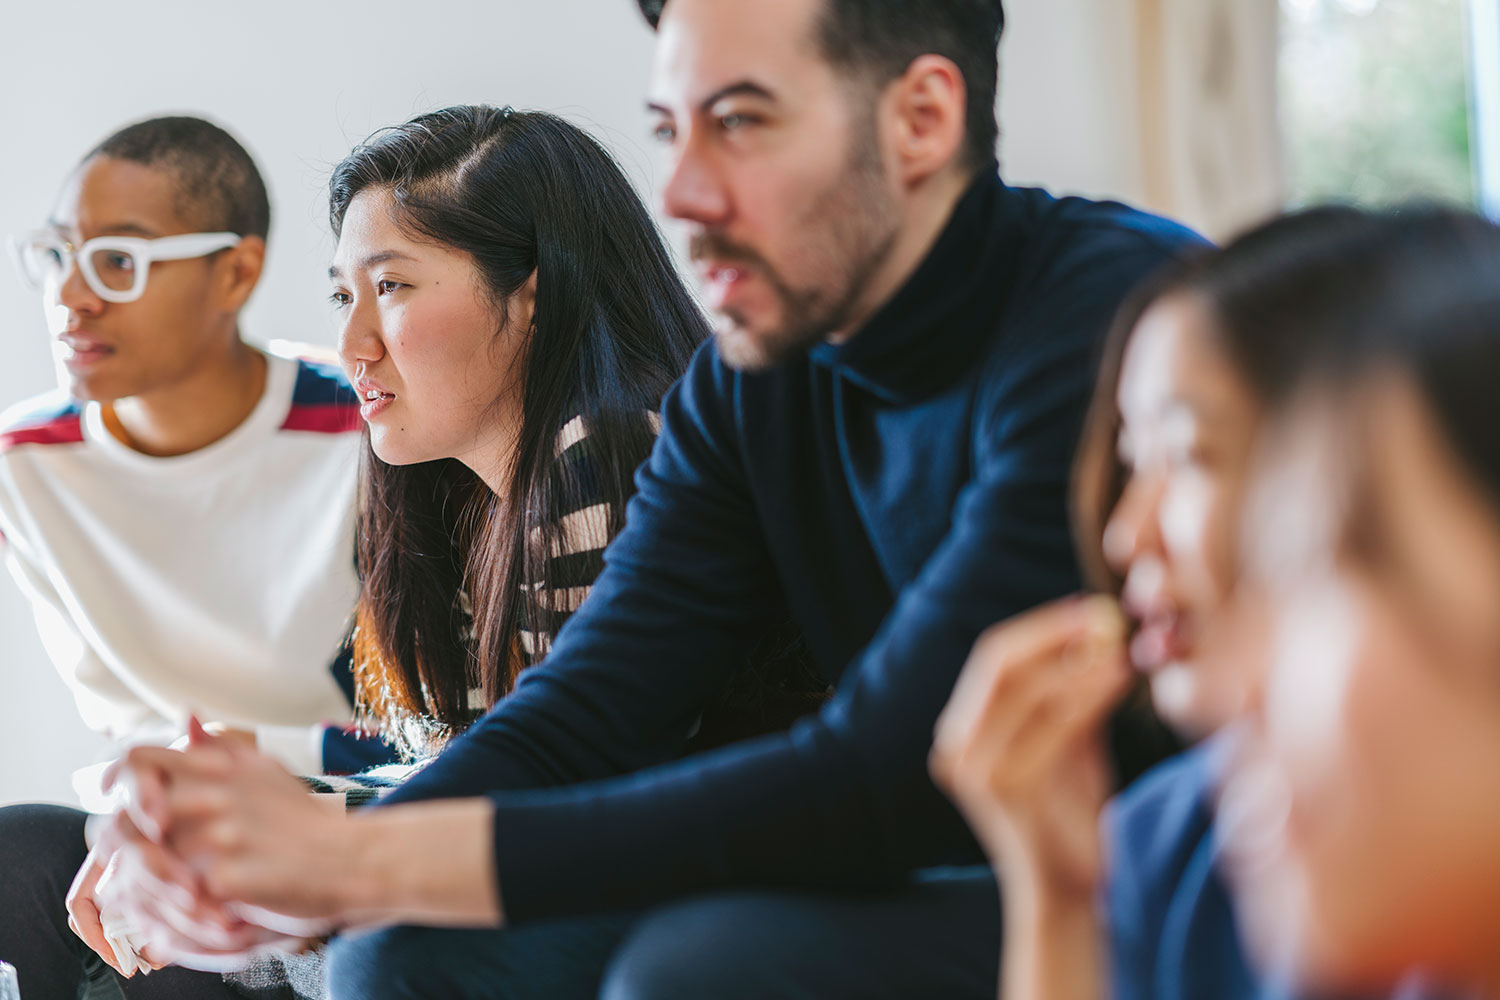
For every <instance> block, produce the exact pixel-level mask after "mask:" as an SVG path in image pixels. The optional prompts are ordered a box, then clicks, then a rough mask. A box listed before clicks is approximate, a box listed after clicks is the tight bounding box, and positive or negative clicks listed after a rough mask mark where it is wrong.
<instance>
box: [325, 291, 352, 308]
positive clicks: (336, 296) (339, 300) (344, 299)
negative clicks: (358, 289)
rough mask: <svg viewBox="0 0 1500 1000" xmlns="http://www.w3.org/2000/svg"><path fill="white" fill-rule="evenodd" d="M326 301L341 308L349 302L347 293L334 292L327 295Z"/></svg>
mask: <svg viewBox="0 0 1500 1000" xmlns="http://www.w3.org/2000/svg"><path fill="white" fill-rule="evenodd" d="M328 301H329V302H332V303H333V304H334V305H335V306H336V307H338V308H340V309H342V308H344V307H345V306H347V305H348V304H349V302H350V298H349V293H348V292H334V293H333V294H332V295H330V296H328Z"/></svg>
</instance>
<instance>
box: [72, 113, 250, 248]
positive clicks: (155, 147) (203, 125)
mask: <svg viewBox="0 0 1500 1000" xmlns="http://www.w3.org/2000/svg"><path fill="white" fill-rule="evenodd" d="M96 156H109V157H113V158H114V159H117V160H128V161H130V162H132V163H139V164H142V165H143V166H147V167H151V168H154V169H158V170H163V171H166V172H167V173H169V174H170V175H171V176H172V179H173V181H174V183H176V184H177V185H178V188H179V197H180V199H181V205H182V211H183V215H184V217H185V218H187V219H188V220H190V222H191V224H192V225H194V226H197V227H199V228H200V230H201V231H203V232H227V233H237V234H239V235H240V236H259V237H261V238H262V239H264V238H265V237H266V235H267V234H268V233H269V232H270V229H271V200H270V198H269V196H268V195H267V194H266V182H265V180H264V178H262V177H261V174H260V170H259V169H258V168H257V167H256V166H255V161H254V160H252V159H251V158H250V154H249V153H248V152H247V151H246V150H245V147H244V146H242V145H240V143H239V141H238V140H237V139H235V138H234V136H232V135H230V134H229V133H228V132H226V131H224V130H223V129H222V128H220V127H219V126H217V125H215V124H213V123H212V122H208V121H204V120H203V119H202V118H192V117H187V116H174V117H167V118H152V119H149V120H147V121H142V122H136V123H135V124H133V125H127V126H125V127H124V128H122V129H120V130H119V131H118V132H116V133H114V134H113V135H111V136H110V137H109V138H108V139H105V140H104V141H103V142H101V143H99V145H97V146H95V147H94V148H93V149H91V150H89V152H88V155H86V156H85V157H84V158H83V159H84V161H85V162H87V161H88V160H91V159H93V158H94V157H96Z"/></svg>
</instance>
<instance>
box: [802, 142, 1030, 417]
mask: <svg viewBox="0 0 1500 1000" xmlns="http://www.w3.org/2000/svg"><path fill="white" fill-rule="evenodd" d="M1015 200H1016V199H1015V198H1014V197H1013V196H1012V194H1011V192H1010V189H1009V188H1007V187H1006V186H1005V184H1004V183H1003V182H1002V181H1001V180H1000V178H999V176H998V175H997V174H995V173H992V172H990V171H985V172H984V173H982V174H981V175H980V176H979V177H978V178H977V179H976V180H975V181H974V183H973V184H971V185H970V186H969V188H968V190H967V191H965V192H964V194H963V196H962V197H961V198H959V200H958V203H957V204H956V205H955V206H954V209H953V214H952V215H951V216H950V217H949V219H948V222H947V224H946V225H945V226H944V227H943V230H942V232H941V233H940V234H939V235H938V238H937V240H936V242H934V243H933V245H932V249H931V250H929V251H928V253H927V256H926V257H925V258H924V259H923V260H922V263H921V264H919V265H918V266H917V269H916V270H915V271H914V272H912V275H911V277H909V278H908V279H907V280H906V283H905V284H904V285H902V286H901V288H900V290H899V291H897V292H896V294H895V295H893V296H892V297H891V298H890V299H889V300H888V301H887V302H886V304H885V305H883V306H881V308H880V310H879V311H878V312H876V313H875V315H874V316H872V317H871V318H870V320H869V322H867V323H866V324H865V325H864V326H862V327H860V329H859V330H858V331H856V332H855V334H854V335H853V336H852V337H850V338H849V339H848V340H846V341H844V342H843V343H841V344H828V343H823V344H818V345H816V346H815V347H813V348H812V350H811V352H810V356H811V358H812V360H813V361H814V362H815V363H817V364H820V365H823V366H826V367H828V368H831V369H833V370H834V371H836V372H837V373H838V374H840V375H841V376H843V377H844V378H846V379H848V380H849V381H851V382H854V383H856V384H858V385H859V386H861V387H863V388H864V389H866V390H868V391H869V392H871V393H874V394H875V395H877V396H879V397H880V398H882V399H885V400H887V401H889V402H892V403H907V402H913V401H916V400H919V399H922V398H924V397H925V396H927V395H929V394H931V393H932V392H934V391H936V390H938V389H941V388H942V387H944V386H947V385H950V384H952V382H953V380H954V378H955V377H956V376H957V375H958V374H960V373H961V372H962V371H963V370H965V369H967V368H968V367H969V365H970V364H971V363H972V361H973V359H974V357H975V356H976V354H977V353H978V351H979V350H980V349H981V346H982V345H983V344H985V343H987V342H988V341H989V340H990V339H991V338H992V337H993V336H994V333H995V328H996V324H997V322H998V320H999V317H1000V315H1001V314H1002V313H1003V311H1004V308H1005V304H1006V301H1007V299H1008V298H1009V296H1010V290H1011V284H1012V281H1013V278H1014V275H1015V271H1016V265H1017V263H1018V262H1019V261H1018V257H1019V253H1020V246H1021V242H1022V239H1023V234H1022V231H1021V226H1020V225H1019V218H1017V217H1015V216H1016V211H1015V209H1016V206H1015ZM1007 216H1011V217H1010V218H1007Z"/></svg>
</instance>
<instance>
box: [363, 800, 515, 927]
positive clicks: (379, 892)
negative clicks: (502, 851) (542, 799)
mask: <svg viewBox="0 0 1500 1000" xmlns="http://www.w3.org/2000/svg"><path fill="white" fill-rule="evenodd" d="M493 830H494V808H493V806H492V805H491V804H490V802H489V800H488V799H459V800H453V801H442V802H419V803H411V804H408V805H400V806H392V807H390V808H385V809H369V810H365V811H363V812H360V813H358V814H356V815H354V816H351V817H350V819H349V825H348V831H349V836H350V839H351V843H350V845H349V846H350V851H351V857H353V858H354V860H355V864H354V866H353V871H354V877H353V878H352V879H349V880H348V881H349V884H348V885H347V886H345V887H343V890H342V892H341V894H340V899H341V906H340V913H339V914H338V922H339V923H340V924H341V925H342V926H347V927H361V926H368V925H374V924H392V923H410V924H425V925H431V926H446V927H498V926H499V925H500V924H501V922H502V920H503V914H502V913H501V908H500V898H499V892H498V887H497V884H496V877H495V858H494V835H493Z"/></svg>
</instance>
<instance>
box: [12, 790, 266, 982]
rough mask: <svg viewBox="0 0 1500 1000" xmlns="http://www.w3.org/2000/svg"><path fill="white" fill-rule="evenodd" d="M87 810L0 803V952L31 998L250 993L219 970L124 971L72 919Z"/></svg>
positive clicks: (85, 852) (83, 847) (85, 854)
mask: <svg viewBox="0 0 1500 1000" xmlns="http://www.w3.org/2000/svg"><path fill="white" fill-rule="evenodd" d="M85 819H87V815H86V814H85V813H82V812H79V811H78V810H77V809H68V808H65V807H63V806H48V805H19V806H5V807H4V808H0V960H3V961H6V962H9V963H10V964H11V965H14V966H15V967H16V977H17V979H19V980H20V986H21V996H22V997H24V998H25V1000H78V998H80V997H88V998H94V1000H118V998H120V997H122V996H123V997H125V998H126V1000H188V998H197V1000H244V998H245V997H246V996H249V995H253V996H264V997H276V996H281V995H282V994H280V993H268V994H247V993H244V992H241V991H238V990H235V989H234V988H233V987H231V986H229V985H227V984H226V983H225V982H224V981H223V977H221V976H219V975H218V974H217V973H207V972H193V971H190V970H188V969H159V970H158V971H156V972H153V973H151V974H150V975H147V976H142V975H139V974H138V975H136V976H134V977H133V978H131V979H123V978H121V977H120V975H119V974H118V973H116V972H115V971H114V970H113V969H111V968H110V967H109V966H107V965H105V964H104V962H103V961H101V960H100V959H99V957H98V956H97V955H95V954H94V953H93V952H92V951H90V950H89V948H88V946H87V945H85V944H84V943H83V941H82V940H81V939H79V937H78V936H77V935H76V934H74V933H73V932H72V930H71V929H69V927H68V913H67V909H66V906H65V901H66V899H67V894H68V887H69V886H71V885H72V884H73V876H74V875H76V874H78V869H79V868H80V867H81V866H82V865H83V859H84V858H85V857H86V856H87V854H88V849H87V848H86V847H85V845H84V841H83V824H84V820H85Z"/></svg>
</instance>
